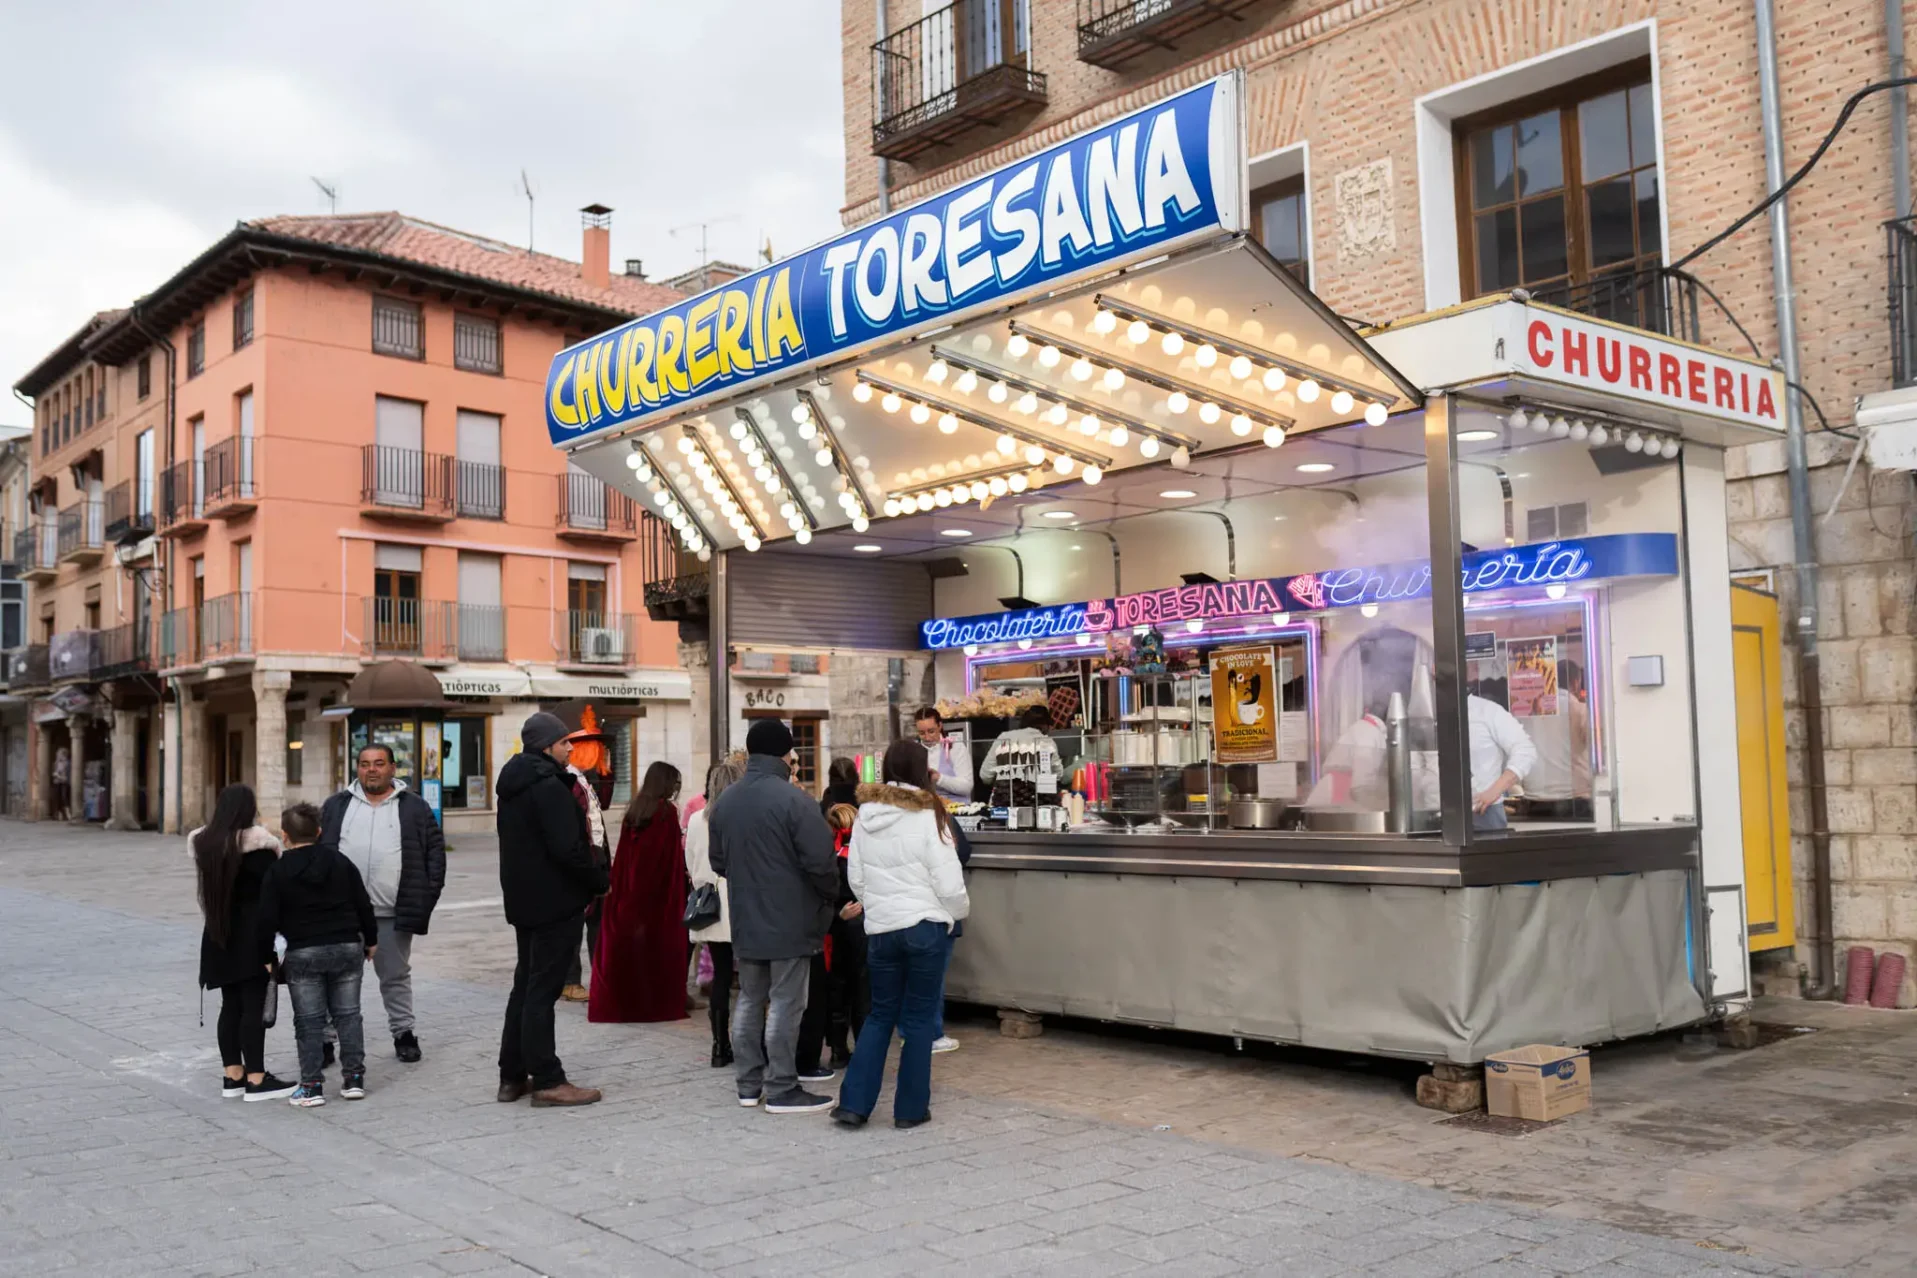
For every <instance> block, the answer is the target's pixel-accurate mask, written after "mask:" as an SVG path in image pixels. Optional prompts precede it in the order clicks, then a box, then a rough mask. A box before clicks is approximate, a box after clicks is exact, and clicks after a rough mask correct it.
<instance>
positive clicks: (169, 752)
mask: <svg viewBox="0 0 1917 1278" xmlns="http://www.w3.org/2000/svg"><path fill="white" fill-rule="evenodd" d="M153 753H154V757H155V760H156V763H157V766H158V768H159V773H160V788H159V790H157V791H155V793H157V794H160V795H162V796H163V798H162V799H161V805H160V806H161V810H160V829H161V830H163V831H164V832H166V833H167V834H185V833H186V827H185V826H183V825H181V824H180V794H179V787H177V786H175V785H174V784H173V761H174V760H175V759H178V758H179V757H180V716H179V714H178V712H177V711H176V710H175V708H174V705H173V698H172V696H171V695H168V696H167V699H166V700H165V701H163V702H161V703H160V748H159V749H158V750H155V751H154V752H153Z"/></svg>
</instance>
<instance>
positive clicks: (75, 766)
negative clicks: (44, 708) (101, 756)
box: [67, 715, 93, 825]
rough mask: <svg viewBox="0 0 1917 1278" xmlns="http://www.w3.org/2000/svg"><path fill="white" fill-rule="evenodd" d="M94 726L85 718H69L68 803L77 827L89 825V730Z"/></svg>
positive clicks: (76, 716) (74, 716)
mask: <svg viewBox="0 0 1917 1278" xmlns="http://www.w3.org/2000/svg"><path fill="white" fill-rule="evenodd" d="M92 726H93V721H92V720H91V719H88V718H85V717H84V716H81V715H68V716H67V740H68V749H69V751H70V752H71V754H72V763H71V768H70V770H69V771H68V772H67V803H68V806H69V810H70V814H71V816H72V819H73V824H75V825H85V824H86V823H87V803H86V790H87V783H86V775H87V729H88V728H90V727H92Z"/></svg>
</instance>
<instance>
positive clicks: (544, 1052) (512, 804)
mask: <svg viewBox="0 0 1917 1278" xmlns="http://www.w3.org/2000/svg"><path fill="white" fill-rule="evenodd" d="M567 731H568V729H567V727H566V724H565V722H564V721H563V720H561V719H560V718H559V717H558V716H556V715H551V714H547V713H546V712H544V711H540V712H539V713H538V714H535V715H533V716H531V717H530V718H528V719H527V720H526V722H525V724H524V726H522V727H521V728H520V730H519V743H520V745H521V746H522V747H524V748H523V749H522V750H521V752H520V753H518V754H516V755H514V756H513V757H512V758H511V759H509V760H507V761H506V766H505V767H503V768H501V769H500V771H499V791H498V792H499V817H498V825H499V886H500V890H501V894H502V895H503V896H504V898H505V903H506V921H507V922H508V923H510V924H512V925H513V931H514V932H515V934H516V935H517V939H518V945H519V960H518V963H517V964H516V965H515V966H514V968H513V992H512V995H511V996H510V997H509V998H508V999H507V1000H506V1025H505V1029H504V1031H503V1032H502V1033H501V1035H500V1040H499V1099H500V1100H501V1101H504V1102H511V1101H516V1100H518V1099H519V1098H520V1097H521V1096H524V1095H526V1093H527V1092H531V1093H532V1103H533V1105H534V1106H535V1107H542V1106H547V1105H590V1104H592V1103H593V1102H594V1101H596V1100H598V1099H599V1092H598V1091H596V1090H595V1089H593V1088H590V1087H575V1086H573V1085H572V1084H571V1083H569V1082H567V1081H566V1071H565V1067H564V1066H562V1065H561V1064H560V1063H559V1052H558V1050H557V1049H556V1047H555V1046H554V1043H553V1007H554V1005H555V1004H557V1003H558V1002H559V992H560V991H561V990H562V989H564V988H565V984H566V967H567V964H568V963H570V962H571V961H572V960H573V959H574V958H576V957H577V956H578V954H579V934H580V930H581V929H582V928H583V927H584V926H585V921H586V906H587V905H589V904H591V902H592V900H593V898H594V897H597V896H599V895H600V894H601V893H603V892H604V891H605V890H606V887H607V878H608V876H607V873H606V870H605V868H604V867H602V866H601V865H600V864H599V863H598V862H597V861H596V860H594V858H593V855H592V845H591V842H590V839H589V837H588V835H587V833H586V817H585V813H583V812H582V811H581V810H580V808H579V804H578V803H577V802H576V801H575V800H574V798H573V794H572V778H571V777H570V776H569V775H568V774H567V772H566V759H567V757H568V756H569V755H570V754H571V753H572V742H570V741H568V740H567V739H566V734H567Z"/></svg>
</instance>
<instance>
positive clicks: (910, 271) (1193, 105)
mask: <svg viewBox="0 0 1917 1278" xmlns="http://www.w3.org/2000/svg"><path fill="white" fill-rule="evenodd" d="M1234 84H1235V82H1234V81H1231V80H1213V81H1210V82H1209V83H1206V84H1202V85H1200V86H1198V87H1197V88H1195V89H1189V90H1187V91H1186V92H1184V93H1181V94H1178V95H1177V96H1176V97H1172V98H1168V99H1166V100H1164V101H1162V102H1158V103H1155V104H1154V105H1152V106H1149V107H1146V108H1145V109H1143V110H1141V111H1137V112H1134V113H1133V114H1131V115H1128V116H1124V117H1122V118H1120V119H1118V120H1114V121H1113V122H1112V123H1110V124H1107V125H1105V126H1103V127H1101V128H1098V129H1095V130H1093V131H1091V132H1089V133H1085V134H1081V135H1080V136H1078V137H1075V138H1072V139H1071V140H1070V141H1067V142H1062V143H1060V144H1059V145H1058V146H1055V147H1053V148H1051V149H1050V150H1048V151H1043V152H1040V153H1039V154H1038V155H1035V156H1032V157H1030V158H1028V159H1024V160H1020V161H1017V162H1016V163H1013V164H1010V165H1007V166H1006V167H1004V168H1002V169H999V170H997V171H995V172H993V173H990V174H988V175H986V176H985V177H982V178H979V179H978V180H977V181H974V182H969V183H967V184H965V185H963V186H959V187H954V188H953V189H951V190H949V191H945V192H941V193H940V194H938V195H936V196H933V197H932V198H931V199H928V200H925V201H924V202H922V203H919V204H915V205H913V206H912V207H911V208H909V209H905V210H903V211H902V212H898V213H894V214H892V215H891V216H890V217H887V218H884V219H882V220H880V221H878V222H874V223H872V224H871V225H869V226H863V227H860V228H859V229H858V230H856V231H851V232H848V233H847V234H845V235H841V236H839V237H838V238H837V239H834V240H829V241H827V242H826V243H824V244H821V245H818V246H817V247H814V248H810V249H807V250H806V251H805V252H803V253H800V254H798V255H796V256H794V257H790V258H787V259H786V260H785V261H783V262H778V263H775V264H774V265H772V266H768V267H766V268H764V269H763V270H760V271H755V272H754V273H753V274H751V275H747V276H743V277H741V278H739V279H736V280H732V281H729V282H728V283H725V284H722V285H720V286H719V287H718V288H715V289H712V290H711V291H709V292H706V293H703V294H701V295H699V296H698V297H695V298H692V299H690V300H688V301H684V302H680V303H678V304H677V305H674V306H671V307H668V308H667V309H665V310H663V311H659V312H657V313H656V314H653V315H648V316H646V317H645V318H644V319H639V320H634V321H632V322H631V323H629V324H624V325H621V326H620V327H618V328H615V329H613V330H612V331H611V332H609V333H603V334H601V335H600V336H598V337H595V338H593V339H591V340H590V341H586V342H582V343H580V344H579V345H577V346H572V347H568V348H567V349H565V350H563V351H561V352H559V354H558V355H557V356H555V357H554V359H553V362H552V368H551V370H550V371H549V372H548V373H547V376H546V427H547V430H548V432H549V433H550V434H551V436H552V439H553V442H554V443H555V444H563V443H569V442H571V441H574V440H577V439H579V438H582V437H584V436H587V435H591V434H596V433H597V432H599V431H603V430H606V429H609V428H611V427H614V426H619V425H623V424H629V423H632V422H635V421H642V420H644V419H645V418H647V417H651V416H654V415H656V414H659V413H663V412H668V411H671V410H674V409H679V408H683V407H684V406H685V405H687V404H689V403H692V402H693V401H695V400H699V399H703V398H704V397H706V396H708V395H712V394H715V393H718V392H722V391H731V390H737V389H739V388H740V387H743V386H748V385H751V384H753V383H755V382H760V381H763V380H765V379H767V378H770V377H775V376H777V375H779V374H782V373H789V372H790V371H792V370H793V369H794V368H795V367H797V366H799V365H801V364H805V363H808V362H811V361H815V360H819V359H821V358H824V357H826V356H831V355H840V354H845V353H847V352H850V351H853V350H855V349H857V348H859V347H861V346H865V345H868V344H870V343H874V342H877V341H879V340H880V339H883V338H887V337H891V336H893V335H896V334H899V333H903V332H906V331H909V330H911V329H913V328H916V327H919V326H921V325H925V324H927V323H933V322H938V321H941V320H943V319H946V318H949V317H951V316H953V315H955V314H956V313H958V312H962V311H969V310H971V309H973V308H975V307H980V306H984V305H987V304H989V303H997V302H1003V301H1005V300H1006V299H1008V298H1011V297H1014V296H1016V295H1019V294H1024V293H1028V292H1031V291H1032V290H1034V289H1037V288H1039V287H1041V286H1044V285H1047V284H1051V283H1053V282H1055V281H1058V280H1060V279H1063V278H1065V277H1067V276H1071V275H1076V274H1079V273H1081V272H1084V271H1086V270H1089V269H1092V268H1100V269H1108V268H1110V267H1113V266H1115V265H1118V264H1120V263H1121V262H1123V261H1125V260H1127V259H1130V258H1135V257H1137V256H1139V255H1140V254H1141V253H1143V252H1147V251H1163V250H1164V249H1165V248H1167V247H1169V246H1170V245H1171V244H1172V243H1174V242H1175V241H1179V240H1182V239H1184V238H1186V237H1188V236H1191V235H1193V234H1195V233H1199V232H1203V231H1209V230H1215V229H1219V228H1221V227H1222V228H1225V229H1233V228H1235V226H1236V224H1237V221H1238V196H1237V191H1238V181H1239V161H1238V155H1237V148H1238V137H1239V127H1238V116H1237V104H1236V93H1235V91H1234V88H1233V86H1234Z"/></svg>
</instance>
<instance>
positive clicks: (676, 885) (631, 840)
mask: <svg viewBox="0 0 1917 1278" xmlns="http://www.w3.org/2000/svg"><path fill="white" fill-rule="evenodd" d="M678 797H679V769H677V768H675V767H673V766H672V765H671V764H670V763H663V762H662V763H655V764H653V765H652V766H651V767H649V768H647V769H646V779H645V780H644V781H643V782H642V783H641V784H640V786H639V793H637V794H635V795H633V796H632V802H631V803H630V804H628V805H627V806H626V819H625V820H624V821H623V822H622V823H621V824H620V828H619V850H618V851H617V852H615V853H614V854H613V858H612V890H611V891H609V892H607V893H606V898H605V904H604V905H603V906H601V907H600V911H599V950H598V953H596V954H595V955H594V956H593V963H592V993H591V998H590V1001H589V1002H588V1003H587V1004H586V1017H587V1019H588V1020H591V1021H600V1022H604V1021H680V1020H684V1019H685V1016H686V946H687V941H686V864H685V851H684V843H683V838H684V836H683V835H681V834H680V832H679V811H678V809H677V808H675V807H674V806H673V801H674V800H675V799H677V798H678Z"/></svg>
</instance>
